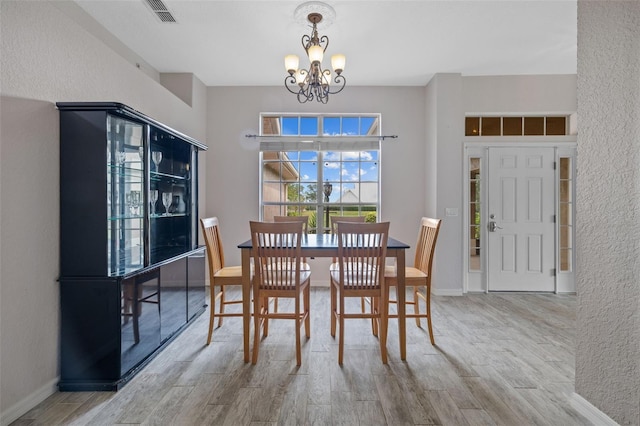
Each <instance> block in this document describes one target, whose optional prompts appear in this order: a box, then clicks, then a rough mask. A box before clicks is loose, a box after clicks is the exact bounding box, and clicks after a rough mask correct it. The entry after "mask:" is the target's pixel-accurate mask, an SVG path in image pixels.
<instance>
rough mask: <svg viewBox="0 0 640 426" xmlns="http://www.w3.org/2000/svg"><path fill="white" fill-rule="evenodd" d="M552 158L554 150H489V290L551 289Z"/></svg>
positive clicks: (552, 285)
mask: <svg viewBox="0 0 640 426" xmlns="http://www.w3.org/2000/svg"><path fill="white" fill-rule="evenodd" d="M554 159H555V154H554V148H490V149H489V185H488V192H489V194H488V195H489V209H488V210H489V224H488V226H487V229H488V230H489V232H488V244H489V250H488V253H487V254H488V271H487V272H488V286H489V290H490V291H554V289H555V277H554V275H553V271H554V268H555V261H554V259H555V254H554V253H555V243H554V241H555V234H554V232H555V226H554V221H553V216H554V212H555V192H554V169H553V161H554ZM491 222H494V224H493V225H492V224H491Z"/></svg>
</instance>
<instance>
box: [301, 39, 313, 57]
mask: <svg viewBox="0 0 640 426" xmlns="http://www.w3.org/2000/svg"><path fill="white" fill-rule="evenodd" d="M301 42H302V48H303V49H304V51H305V52H307V55H308V54H309V52H308V50H309V47H311V46H310V44H311V37H309V36H308V35H307V34H305V35H303V36H302V40H301Z"/></svg>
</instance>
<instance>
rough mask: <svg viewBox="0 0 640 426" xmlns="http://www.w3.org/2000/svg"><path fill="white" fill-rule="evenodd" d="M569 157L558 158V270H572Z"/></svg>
mask: <svg viewBox="0 0 640 426" xmlns="http://www.w3.org/2000/svg"><path fill="white" fill-rule="evenodd" d="M571 160H572V159H571V158H570V157H561V158H560V181H559V184H560V188H559V191H558V192H559V195H560V224H559V225H560V226H559V228H560V272H570V271H572V270H573V265H572V259H573V253H572V251H573V175H572V170H573V168H572V164H571Z"/></svg>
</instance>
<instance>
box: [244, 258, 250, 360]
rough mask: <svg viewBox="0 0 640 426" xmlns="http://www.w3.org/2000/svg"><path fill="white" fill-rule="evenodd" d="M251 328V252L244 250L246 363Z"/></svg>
mask: <svg viewBox="0 0 640 426" xmlns="http://www.w3.org/2000/svg"><path fill="white" fill-rule="evenodd" d="M250 326H251V250H249V249H242V329H243V330H242V331H243V335H244V362H249V329H250Z"/></svg>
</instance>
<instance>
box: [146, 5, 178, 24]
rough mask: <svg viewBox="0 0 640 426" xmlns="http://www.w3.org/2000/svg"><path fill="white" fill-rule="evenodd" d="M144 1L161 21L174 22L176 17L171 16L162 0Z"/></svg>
mask: <svg viewBox="0 0 640 426" xmlns="http://www.w3.org/2000/svg"><path fill="white" fill-rule="evenodd" d="M145 3H147V5H148V6H149V7H150V8H151V10H152V11H153V13H155V14H156V16H157V17H158V19H160V21H161V22H176V18H174V17H173V15H172V14H171V12H170V11H169V9H167V6H166V5H165V4H164V2H163V1H162V0H145Z"/></svg>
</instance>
